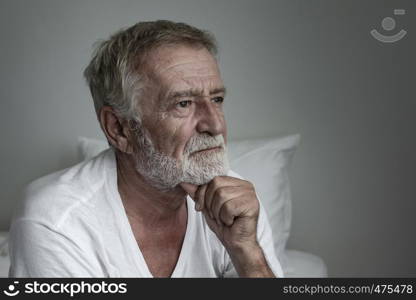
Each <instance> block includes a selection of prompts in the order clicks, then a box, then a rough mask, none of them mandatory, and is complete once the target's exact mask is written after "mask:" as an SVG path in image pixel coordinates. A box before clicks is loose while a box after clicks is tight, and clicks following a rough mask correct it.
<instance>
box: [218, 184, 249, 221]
mask: <svg viewBox="0 0 416 300" xmlns="http://www.w3.org/2000/svg"><path fill="white" fill-rule="evenodd" d="M241 192H242V189H241V188H238V187H234V186H225V187H220V188H218V189H217V190H216V191H215V193H214V197H213V200H212V204H211V211H212V213H213V215H214V218H215V219H217V220H220V217H219V215H220V210H221V207H222V206H223V205H224V204H225V203H226V202H227V201H230V200H231V199H234V198H237V197H238V196H243V195H241Z"/></svg>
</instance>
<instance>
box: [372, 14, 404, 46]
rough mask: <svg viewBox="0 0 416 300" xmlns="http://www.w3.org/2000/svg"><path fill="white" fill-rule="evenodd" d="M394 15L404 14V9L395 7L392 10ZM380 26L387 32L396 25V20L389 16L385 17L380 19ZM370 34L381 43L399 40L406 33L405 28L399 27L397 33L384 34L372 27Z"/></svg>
mask: <svg viewBox="0 0 416 300" xmlns="http://www.w3.org/2000/svg"><path fill="white" fill-rule="evenodd" d="M394 14H395V15H404V14H405V10H404V9H395V10H394ZM381 27H383V29H384V30H385V31H386V32H387V31H392V30H393V29H394V28H395V27H396V21H395V20H394V19H393V18H391V17H385V18H384V19H383V20H382V21H381ZM370 33H371V35H372V36H373V37H374V38H375V39H376V40H378V41H380V42H383V43H395V42H397V41H399V40H401V39H402V38H403V37H404V36H405V35H406V33H407V32H406V30H403V29H401V30H400V31H399V32H398V33H396V34H394V35H384V34H382V33H380V32H378V31H377V30H376V29H373V30H371V31H370Z"/></svg>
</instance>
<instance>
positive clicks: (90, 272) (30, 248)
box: [9, 219, 105, 277]
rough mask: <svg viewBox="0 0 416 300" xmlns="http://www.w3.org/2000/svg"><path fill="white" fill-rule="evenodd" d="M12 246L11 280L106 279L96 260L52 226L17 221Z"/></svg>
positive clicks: (13, 227) (12, 233)
mask: <svg viewBox="0 0 416 300" xmlns="http://www.w3.org/2000/svg"><path fill="white" fill-rule="evenodd" d="M9 245H10V246H9V247H10V269H9V277H105V275H104V274H103V271H102V269H101V268H100V266H99V264H98V263H97V261H96V260H95V259H94V258H93V257H88V255H86V253H84V251H83V250H82V249H81V248H80V247H78V246H77V244H76V243H75V242H74V241H73V240H72V239H71V238H69V237H68V236H66V235H64V234H63V233H61V232H59V230H57V229H55V228H53V227H52V226H47V225H45V224H41V223H39V222H37V221H32V220H22V219H20V220H16V221H15V222H13V224H12V227H11V230H10V240H9Z"/></svg>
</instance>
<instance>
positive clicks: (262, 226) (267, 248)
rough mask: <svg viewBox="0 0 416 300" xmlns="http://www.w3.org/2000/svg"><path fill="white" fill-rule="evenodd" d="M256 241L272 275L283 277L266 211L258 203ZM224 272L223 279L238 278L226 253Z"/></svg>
mask: <svg viewBox="0 0 416 300" xmlns="http://www.w3.org/2000/svg"><path fill="white" fill-rule="evenodd" d="M257 241H258V243H259V245H260V247H261V248H262V250H263V254H264V257H265V259H266V262H267V264H268V266H269V268H270V269H271V271H272V272H273V274H274V275H275V276H276V277H277V278H279V277H283V270H282V267H281V265H280V262H279V261H278V259H277V257H276V254H275V251H274V247H273V236H272V230H271V228H270V223H269V220H268V219H267V215H266V211H265V210H264V208H263V205H262V204H261V202H260V211H259V219H258V223H257ZM224 261H225V270H224V273H223V277H238V273H237V271H236V270H235V267H234V265H233V264H232V261H231V258H230V256H229V255H228V253H226V255H225V260H224Z"/></svg>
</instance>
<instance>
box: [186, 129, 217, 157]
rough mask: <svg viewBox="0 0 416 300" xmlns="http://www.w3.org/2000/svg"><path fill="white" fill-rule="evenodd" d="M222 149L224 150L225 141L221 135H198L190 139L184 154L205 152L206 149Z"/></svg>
mask: <svg viewBox="0 0 416 300" xmlns="http://www.w3.org/2000/svg"><path fill="white" fill-rule="evenodd" d="M215 147H222V148H223V149H225V141H224V137H223V136H222V134H219V135H216V136H211V135H209V134H198V135H194V136H193V137H191V139H190V140H189V141H188V143H187V145H186V147H185V151H184V152H185V154H186V155H189V154H191V153H193V152H196V151H200V150H205V149H208V148H215Z"/></svg>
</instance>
